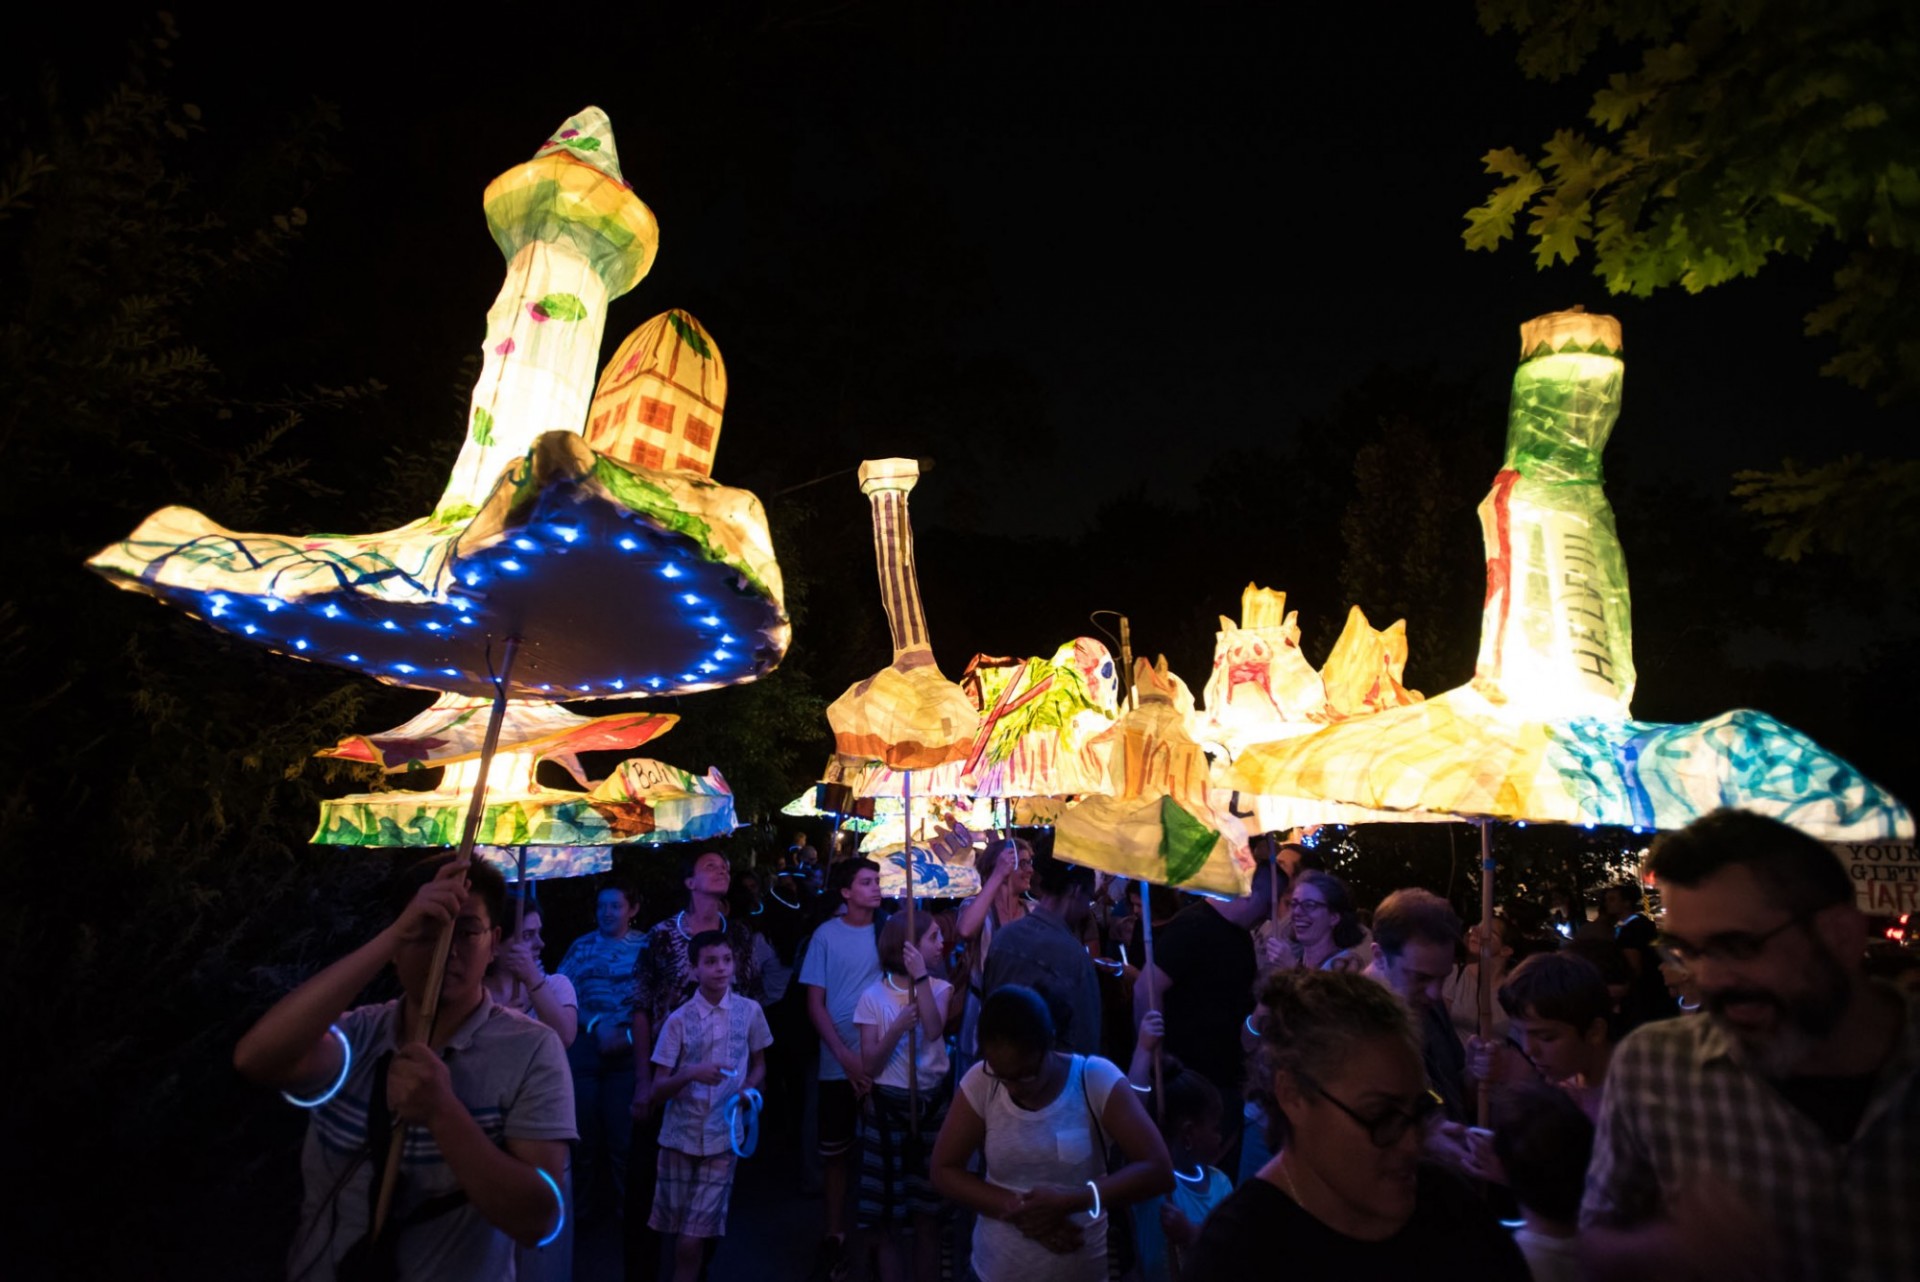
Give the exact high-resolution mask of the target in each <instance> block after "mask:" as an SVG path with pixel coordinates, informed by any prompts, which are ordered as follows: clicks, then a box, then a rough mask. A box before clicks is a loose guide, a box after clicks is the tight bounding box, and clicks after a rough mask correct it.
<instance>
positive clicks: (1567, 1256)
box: [1513, 1228, 1586, 1282]
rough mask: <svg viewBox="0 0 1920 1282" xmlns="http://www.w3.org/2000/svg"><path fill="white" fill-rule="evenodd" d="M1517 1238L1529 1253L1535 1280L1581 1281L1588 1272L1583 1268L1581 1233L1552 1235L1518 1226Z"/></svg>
mask: <svg viewBox="0 0 1920 1282" xmlns="http://www.w3.org/2000/svg"><path fill="white" fill-rule="evenodd" d="M1513 1240H1514V1242H1515V1243H1516V1244H1517V1245H1518V1246H1519V1247H1520V1254H1521V1255H1523V1256H1525V1257H1526V1260H1527V1270H1528V1271H1529V1272H1530V1273H1532V1274H1533V1282H1579V1280H1580V1279H1581V1278H1583V1277H1585V1276H1586V1274H1584V1273H1582V1272H1581V1271H1580V1239H1579V1238H1577V1237H1549V1236H1548V1235H1547V1234H1545V1233H1536V1232H1534V1231H1533V1230H1532V1229H1528V1228H1519V1229H1515V1230H1514V1232H1513Z"/></svg>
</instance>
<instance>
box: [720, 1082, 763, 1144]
mask: <svg viewBox="0 0 1920 1282" xmlns="http://www.w3.org/2000/svg"><path fill="white" fill-rule="evenodd" d="M764 1103H765V1101H763V1100H762V1099H761V1098H760V1092H759V1091H756V1090H754V1089H753V1088H751V1087H749V1088H747V1089H746V1090H744V1091H742V1092H740V1093H739V1094H738V1095H735V1096H734V1097H733V1098H732V1099H730V1100H728V1101H727V1142H728V1143H729V1144H731V1145H732V1146H733V1155H734V1156H735V1157H752V1156H753V1151H754V1150H755V1149H757V1148H759V1147H760V1110H761V1108H762V1107H763V1106H764ZM742 1104H745V1105H746V1106H747V1108H746V1113H747V1125H746V1134H745V1136H744V1138H743V1137H742V1135H741V1127H740V1106H741V1105H742Z"/></svg>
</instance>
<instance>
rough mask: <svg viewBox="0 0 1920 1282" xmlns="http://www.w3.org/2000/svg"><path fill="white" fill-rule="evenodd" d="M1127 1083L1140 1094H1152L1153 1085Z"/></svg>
mask: <svg viewBox="0 0 1920 1282" xmlns="http://www.w3.org/2000/svg"><path fill="white" fill-rule="evenodd" d="M1127 1085H1129V1086H1131V1087H1133V1089H1134V1090H1136V1091H1139V1092H1140V1093H1141V1094H1142V1095H1151V1094H1153V1087H1151V1086H1141V1085H1139V1084H1137V1083H1135V1082H1128V1083H1127Z"/></svg>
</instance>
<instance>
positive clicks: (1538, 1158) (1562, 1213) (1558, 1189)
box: [1493, 1084, 1593, 1224]
mask: <svg viewBox="0 0 1920 1282" xmlns="http://www.w3.org/2000/svg"><path fill="white" fill-rule="evenodd" d="M1493 1152H1494V1155H1495V1156H1496V1157H1498V1158H1499V1159H1500V1164H1501V1165H1502V1166H1504V1167H1505V1168H1506V1171H1507V1187H1508V1188H1510V1189H1512V1190H1513V1197H1514V1200H1515V1201H1516V1202H1518V1203H1520V1205H1521V1206H1523V1207H1525V1208H1526V1209H1527V1210H1529V1211H1532V1212H1533V1213H1534V1214H1535V1215H1538V1216H1541V1217H1542V1218H1544V1219H1548V1220H1557V1221H1559V1222H1560V1223H1563V1224H1566V1223H1572V1222H1573V1221H1575V1220H1577V1219H1579V1217H1580V1198H1581V1195H1582V1194H1583V1193H1584V1191H1585V1189H1586V1183H1587V1164H1588V1163H1589V1162H1591V1161H1592V1160H1593V1122H1592V1121H1591V1120H1589V1119H1588V1117H1587V1115H1586V1114H1585V1113H1584V1112H1582V1111H1581V1109H1580V1106H1579V1105H1578V1104H1576V1103H1574V1102H1573V1099H1572V1097H1571V1096H1569V1095H1568V1094H1567V1093H1566V1092H1565V1091H1563V1090H1560V1089H1559V1088H1557V1087H1553V1086H1546V1085H1538V1084H1534V1085H1526V1086H1516V1087H1511V1088H1508V1089H1505V1090H1502V1091H1500V1092H1499V1093H1498V1094H1496V1095H1495V1096H1494V1101H1493Z"/></svg>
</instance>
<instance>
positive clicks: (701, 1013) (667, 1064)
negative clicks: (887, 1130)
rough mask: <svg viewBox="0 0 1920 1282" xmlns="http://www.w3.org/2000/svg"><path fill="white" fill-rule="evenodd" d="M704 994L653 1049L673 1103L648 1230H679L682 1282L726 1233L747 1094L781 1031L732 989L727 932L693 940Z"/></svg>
mask: <svg viewBox="0 0 1920 1282" xmlns="http://www.w3.org/2000/svg"><path fill="white" fill-rule="evenodd" d="M687 956H688V958H689V960H691V961H692V962H693V966H694V974H695V976H696V978H697V980H698V982H699V985H700V987H699V991H697V992H696V993H694V995H693V996H692V997H690V998H688V999H687V1001H686V1002H685V1003H684V1004H683V1005H682V1006H680V1007H679V1009H677V1010H675V1011H674V1012H673V1013H672V1014H671V1015H668V1016H667V1022H666V1023H665V1025H663V1026H662V1027H661V1029H660V1039H659V1041H658V1042H657V1043H656V1044H655V1046H654V1051H653V1064H654V1070H655V1071H654V1082H653V1098H654V1099H655V1100H663V1101H665V1102H666V1109H665V1113H664V1115H663V1117H662V1120H661V1124H660V1157H659V1174H658V1182H657V1184H656V1186H655V1190H654V1198H653V1213H652V1215H650V1216H649V1217H648V1219H647V1227H648V1228H651V1229H652V1230H654V1231H655V1232H656V1233H671V1234H674V1235H675V1237H674V1244H673V1258H674V1272H673V1276H674V1279H675V1282H694V1279H695V1278H697V1277H699V1275H700V1269H701V1266H702V1264H703V1263H704V1262H705V1259H706V1253H707V1245H708V1239H712V1238H719V1237H722V1236H724V1235H725V1233H726V1231H727V1198H728V1197H729V1196H730V1195H731V1193H732V1192H733V1171H734V1164H735V1160H736V1159H735V1156H734V1144H733V1128H734V1113H735V1110H736V1109H741V1108H746V1107H749V1105H748V1103H747V1100H746V1099H743V1098H741V1097H742V1096H745V1095H746V1094H747V1092H749V1091H755V1090H757V1088H758V1087H759V1085H760V1083H761V1081H762V1080H763V1079H764V1078H765V1077H766V1071H767V1063H766V1052H767V1047H768V1046H771V1045H772V1044H773V1034H772V1033H771V1032H769V1031H768V1029H767V1017H766V1015H765V1014H763V1013H762V1012H761V1009H760V1003H759V1002H756V1001H754V1000H753V999H752V998H749V997H742V996H741V995H740V994H738V993H736V992H734V991H733V965H734V960H733V946H732V945H731V944H730V943H728V942H727V936H726V933H725V932H724V931H718V930H706V931H701V932H700V933H699V934H697V935H695V936H694V937H693V938H692V939H690V940H688V941H687Z"/></svg>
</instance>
